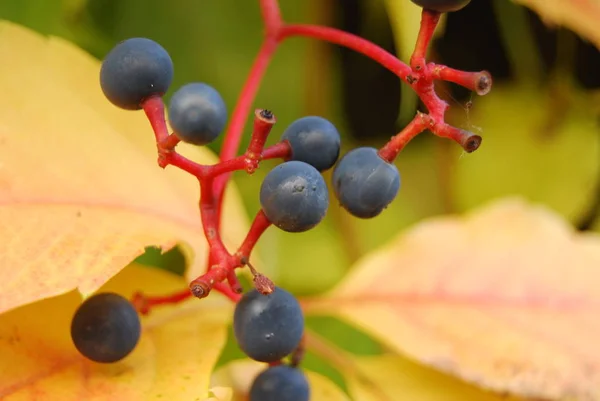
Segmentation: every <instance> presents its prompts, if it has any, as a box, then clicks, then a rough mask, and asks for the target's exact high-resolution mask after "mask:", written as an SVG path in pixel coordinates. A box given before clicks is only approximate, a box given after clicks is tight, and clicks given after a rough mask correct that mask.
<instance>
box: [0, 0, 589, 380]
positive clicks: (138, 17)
mask: <svg viewBox="0 0 600 401" xmlns="http://www.w3.org/2000/svg"><path fill="white" fill-rule="evenodd" d="M281 7H282V13H283V15H284V17H285V19H286V20H288V21H293V22H304V23H319V24H324V25H329V26H334V27H338V28H341V29H344V30H347V31H350V32H353V33H355V34H358V35H360V36H363V37H365V38H367V39H370V40H372V41H373V42H375V43H377V44H379V45H380V46H382V47H384V48H386V49H387V50H389V51H391V52H394V53H397V54H398V55H399V56H400V57H401V58H402V59H404V60H407V59H408V57H409V55H410V52H411V50H412V43H413V41H414V38H415V36H416V32H417V30H418V22H419V15H420V9H418V8H417V7H416V6H414V5H412V3H410V2H409V1H408V0H388V1H384V0H281ZM0 18H3V19H8V20H11V21H14V22H17V23H20V24H23V25H26V26H28V27H31V28H32V29H34V30H36V31H39V32H41V33H44V34H52V35H58V36H61V37H64V38H66V39H68V40H70V41H72V42H74V43H76V44H77V45H79V46H80V47H82V48H83V49H85V50H86V51H88V52H89V53H91V54H92V55H94V56H96V57H98V58H100V59H101V58H102V57H103V56H104V55H105V54H106V53H107V52H108V51H109V50H110V49H111V47H112V46H114V45H115V44H116V43H117V42H118V41H120V40H123V39H126V38H128V37H133V36H146V37H149V38H152V39H154V40H156V41H158V42H159V43H161V44H162V45H163V46H164V47H165V48H166V49H167V50H168V51H169V53H170V54H171V56H172V58H173V61H174V65H175V79H174V84H173V86H172V88H171V90H170V92H169V94H170V93H172V92H173V91H174V90H176V89H177V88H178V87H179V86H181V85H182V84H184V83H187V82H190V81H203V82H206V83H209V84H210V85H212V86H214V87H215V88H217V89H218V90H219V91H220V92H221V94H222V96H223V97H224V99H225V101H226V103H227V105H228V108H229V110H230V112H231V111H232V110H233V107H234V105H235V102H236V98H237V96H238V94H239V92H240V89H241V87H242V85H243V82H244V80H245V78H246V74H247V72H248V71H249V69H250V65H251V63H252V61H253V59H254V57H255V55H256V53H257V50H258V48H259V46H260V42H261V38H262V32H263V31H262V25H261V19H260V11H259V8H258V5H257V1H251V0H218V1H211V0H171V1H169V2H166V1H159V0H27V1H24V0H0ZM430 56H431V57H430V58H431V59H432V60H434V61H436V62H439V63H445V64H448V65H450V66H452V67H454V68H459V69H465V70H473V71H479V70H484V69H485V70H488V71H490V72H491V73H492V75H493V76H494V87H493V89H492V91H491V93H490V94H489V95H487V96H486V97H481V98H480V97H477V96H476V95H473V94H471V93H470V92H468V91H466V90H463V89H461V88H457V87H454V86H452V85H448V84H440V85H439V86H438V91H439V94H440V95H441V96H442V97H443V98H444V99H445V100H447V101H448V102H449V103H450V105H451V106H452V108H451V112H449V114H448V121H449V122H451V123H453V124H454V125H456V126H458V127H461V128H464V129H467V130H470V131H473V132H476V133H478V134H480V135H481V136H482V137H483V144H482V146H481V148H480V149H479V150H478V151H477V152H475V153H473V154H469V155H466V154H464V153H463V152H462V150H461V149H460V147H459V146H458V145H456V144H455V143H452V142H450V141H447V140H444V139H439V138H436V137H434V136H433V135H431V134H429V133H424V134H423V135H420V136H419V137H417V138H416V139H415V140H414V141H413V142H411V143H410V144H409V145H408V146H407V148H406V149H405V150H404V151H403V152H402V154H401V155H400V157H399V158H398V160H397V165H398V168H399V170H400V173H401V177H402V187H401V190H400V193H399V196H398V198H397V199H396V200H395V201H394V202H393V204H392V205H391V206H390V207H389V208H388V209H387V210H386V211H385V212H384V213H383V214H382V215H381V216H380V217H379V218H375V219H372V220H359V219H355V218H352V217H350V216H349V215H348V214H347V213H345V212H344V211H343V210H342V209H341V208H340V207H339V206H338V205H337V204H336V203H335V201H334V202H332V203H331V206H330V210H329V213H328V216H327V217H326V219H325V221H324V222H323V223H321V224H320V225H319V226H318V227H317V228H315V229H314V230H312V231H310V232H307V233H302V234H289V233H284V232H282V231H279V230H276V229H271V230H268V231H267V233H266V234H265V236H264V237H263V238H262V239H261V241H260V243H259V252H260V255H261V262H262V265H261V266H257V267H258V268H259V269H261V270H262V271H263V272H266V273H267V274H269V275H270V276H271V277H272V278H273V279H274V280H276V281H277V283H278V284H279V285H281V286H283V287H286V288H288V289H290V290H292V291H294V292H296V293H298V294H312V293H319V292H322V291H325V290H327V289H329V288H331V287H332V286H333V285H334V284H335V283H336V282H338V281H339V280H340V279H341V278H342V277H343V275H344V274H345V273H346V272H347V271H348V270H349V269H350V268H351V266H352V264H353V263H354V262H355V261H356V260H357V259H359V258H360V257H361V256H363V255H365V254H366V253H367V252H369V251H370V250H373V249H374V248H376V247H378V246H380V245H382V244H384V243H385V242H386V241H387V240H389V239H390V238H392V237H393V236H395V235H397V234H398V233H399V232H401V231H402V230H403V229H405V228H407V227H408V226H410V225H412V224H414V223H416V222H418V221H420V220H422V219H425V218H429V217H432V216H436V215H440V214H446V213H459V212H463V211H465V210H469V209H471V208H474V207H477V206H478V205H481V204H483V203H485V202H488V201H491V200H492V199H495V198H497V197H501V196H510V195H520V196H525V197H526V198H528V199H530V200H532V201H535V202H539V203H543V204H546V205H547V206H549V207H551V208H553V209H554V210H556V211H558V212H559V213H561V214H562V215H564V216H565V217H566V218H567V219H568V220H569V221H571V222H572V223H573V225H574V226H575V227H576V228H578V229H580V230H590V229H591V230H597V231H600V218H599V210H600V129H599V115H600V91H599V90H598V88H599V87H600V74H598V71H600V53H599V52H598V49H596V48H595V47H594V46H593V45H591V44H589V43H587V42H586V41H585V40H582V39H581V38H579V37H577V36H576V35H575V34H573V33H572V32H570V31H569V30H566V29H554V28H549V27H546V26H545V25H544V24H543V23H542V22H541V21H540V19H539V18H538V17H537V16H536V15H535V14H534V13H532V12H530V11H528V10H527V9H525V8H523V7H521V6H517V5H515V4H514V3H512V2H511V1H509V0H477V1H474V2H472V3H471V4H470V5H469V6H468V7H466V8H465V9H464V10H462V11H460V12H458V13H452V14H450V15H448V16H447V18H446V19H444V21H443V24H442V27H441V29H439V30H438V36H437V38H436V41H435V44H434V47H433V49H432V51H431V55H430ZM169 94H167V98H168V95H169ZM254 106H255V107H256V108H259V107H260V108H268V109H271V110H273V111H274V113H275V114H276V116H277V121H278V123H277V125H276V126H275V128H274V130H273V134H272V137H271V138H270V141H269V143H274V142H276V141H277V140H278V138H279V136H280V135H281V133H282V132H283V130H284V129H285V127H286V126H287V125H288V124H290V123H291V122H293V121H294V120H295V119H297V118H300V117H302V116H305V115H311V114H316V115H321V116H324V117H326V118H328V119H330V120H331V121H332V122H333V123H334V124H335V125H336V126H337V127H338V129H339V131H340V133H341V134H342V139H343V152H345V151H347V150H348V149H351V148H353V147H356V146H358V145H372V146H376V147H379V146H382V145H383V144H384V143H385V141H386V140H387V139H389V137H391V136H392V135H394V134H395V133H397V132H398V131H399V130H400V129H401V128H402V126H403V125H404V124H405V123H406V122H407V121H409V120H410V119H411V118H412V116H413V115H414V113H415V112H416V110H417V109H421V108H422V107H421V105H420V104H419V103H418V101H417V99H416V97H415V96H414V94H413V93H412V92H411V91H410V89H409V88H407V87H406V86H402V85H401V84H400V82H399V80H398V79H397V77H395V76H394V75H393V74H391V73H390V72H388V71H387V70H385V69H383V68H382V67H380V66H378V65H377V64H376V63H374V62H373V61H371V60H368V59H366V58H365V57H363V56H361V55H357V54H354V53H352V52H351V51H348V50H346V49H340V48H338V47H336V46H331V45H328V44H324V43H319V42H316V41H314V40H309V39H303V38H293V39H290V40H289V41H286V42H285V43H283V44H282V45H281V46H280V48H279V49H278V51H277V54H276V56H275V58H274V59H273V61H272V63H271V65H270V67H269V69H268V71H267V75H266V77H265V80H264V82H263V84H262V86H261V89H260V92H259V95H258V98H257V99H256V101H255V104H254ZM250 127H251V124H248V125H247V127H246V130H245V136H244V142H243V144H242V146H246V144H247V142H248V139H249V136H250V131H249V129H250ZM148 139H149V140H151V135H150V132H149V138H148ZM220 143H221V142H220V140H219V141H217V142H216V143H214V144H212V145H211V147H212V148H213V150H215V151H218V149H219V147H220ZM273 165H274V162H271V161H269V162H265V163H264V164H263V165H262V166H261V168H260V169H259V170H258V171H257V172H256V173H255V174H254V175H253V176H247V175H246V174H245V173H236V174H235V176H234V179H235V181H236V183H237V185H238V186H239V188H240V190H241V192H242V195H243V199H244V202H245V206H246V207H247V210H248V213H249V215H250V216H253V215H254V214H255V213H256V211H257V210H258V207H259V203H258V190H259V187H260V184H261V181H262V177H264V175H265V174H266V173H267V172H268V171H269V169H270V168H271V167H272V166H273ZM325 176H326V179H327V180H329V176H330V174H329V173H325ZM332 199H334V198H333V195H332ZM140 260H141V261H142V262H144V263H146V264H151V265H157V266H160V267H163V268H167V269H170V270H173V271H179V272H181V271H182V269H183V268H184V263H185V261H184V259H183V257H182V255H181V253H179V252H178V250H177V249H175V250H173V251H170V252H168V253H167V254H165V255H161V254H160V252H158V251H157V250H153V249H149V250H148V252H147V253H146V254H145V255H144V256H143V257H142V258H141V259H140ZM309 323H310V325H311V327H313V328H315V329H316V330H317V331H319V330H320V331H322V332H323V333H329V334H327V335H328V336H332V335H333V337H332V338H336V339H338V340H337V341H338V344H339V346H340V347H343V348H344V347H345V348H349V349H351V350H352V351H353V352H358V353H367V354H368V353H373V352H375V353H376V352H379V351H380V350H379V347H378V345H377V344H375V343H373V342H372V341H371V340H369V339H368V338H365V337H364V336H362V335H360V334H359V333H357V332H354V331H353V330H352V329H350V328H348V327H346V326H344V325H342V324H341V323H339V322H335V321H333V320H331V319H317V318H315V319H312V320H311V321H310V322H309ZM324 328H326V330H325V329H324ZM342 332H343V333H344V335H341V336H336V334H335V333H342ZM331 333H333V334H331ZM353 333H354V334H353ZM340 338H342V339H343V340H339V339H340ZM230 345H231V344H230ZM234 348H235V347H233V348H232V347H230V350H229V351H227V352H226V353H225V354H227V355H229V356H230V357H232V355H235V352H236V351H235V349H234ZM238 356H239V355H238ZM230 357H227V358H225V359H230ZM311 358H313V356H312V355H310V356H309V364H310V363H312V364H313V365H314V366H317V370H321V371H323V372H328V374H329V375H330V376H332V377H335V375H336V374H335V372H333V371H331V369H329V368H328V367H327V366H325V364H323V363H322V362H318V361H313V362H311ZM328 369H329V371H328ZM336 381H338V382H340V381H339V380H336Z"/></svg>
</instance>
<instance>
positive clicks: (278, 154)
mask: <svg viewBox="0 0 600 401" xmlns="http://www.w3.org/2000/svg"><path fill="white" fill-rule="evenodd" d="M290 154H291V149H290V146H289V144H288V143H287V142H285V141H284V142H278V143H276V144H275V145H272V146H269V147H268V148H266V149H265V150H264V151H263V152H262V155H261V156H260V160H269V159H287V158H288V157H289V156H290ZM245 167H246V155H242V156H238V157H236V158H234V159H230V160H226V161H223V162H220V163H217V164H215V165H212V166H206V167H204V170H203V172H202V177H203V178H214V177H217V176H220V175H223V174H227V173H231V172H234V171H239V170H243V169H244V168H245Z"/></svg>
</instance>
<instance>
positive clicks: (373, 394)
mask: <svg viewBox="0 0 600 401" xmlns="http://www.w3.org/2000/svg"><path fill="white" fill-rule="evenodd" d="M354 361H355V362H356V366H357V367H358V369H359V370H360V373H361V375H362V377H363V379H362V380H360V379H359V378H357V377H355V376H353V375H346V381H347V384H348V388H349V391H350V393H351V394H352V396H353V398H354V399H355V400H360V401H371V400H372V401H395V400H397V399H398V394H402V398H403V399H407V400H413V401H469V400H473V401H502V400H505V401H506V397H503V396H500V395H498V394H494V393H491V392H486V391H483V390H481V389H478V388H477V387H474V386H471V385H469V384H467V383H465V382H462V381H460V380H458V379H456V378H453V377H451V376H447V375H444V374H442V373H439V372H437V371H435V370H433V369H430V368H427V367H424V366H422V365H418V364H415V363H414V362H411V361H409V360H408V359H406V358H403V357H400V356H396V355H384V356H372V357H355V358H354ZM365 378H366V379H368V381H366V380H365Z"/></svg>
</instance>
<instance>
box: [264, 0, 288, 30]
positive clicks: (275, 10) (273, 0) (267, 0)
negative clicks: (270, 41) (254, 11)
mask: <svg viewBox="0 0 600 401" xmlns="http://www.w3.org/2000/svg"><path fill="white" fill-rule="evenodd" d="M260 12H261V14H262V19H263V22H264V24H265V31H266V34H267V36H270V35H273V34H275V33H276V32H278V31H279V29H280V27H281V24H282V23H283V20H282V18H281V11H280V10H279V3H278V1H277V0H260Z"/></svg>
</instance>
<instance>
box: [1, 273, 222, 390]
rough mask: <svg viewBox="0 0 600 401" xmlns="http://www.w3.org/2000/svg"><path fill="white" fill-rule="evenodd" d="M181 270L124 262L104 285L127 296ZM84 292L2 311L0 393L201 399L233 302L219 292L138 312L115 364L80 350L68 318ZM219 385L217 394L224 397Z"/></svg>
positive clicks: (173, 285)
mask: <svg viewBox="0 0 600 401" xmlns="http://www.w3.org/2000/svg"><path fill="white" fill-rule="evenodd" d="M183 285H185V282H184V280H183V279H181V278H180V277H177V276H174V275H172V274H169V273H166V272H164V271H161V270H158V269H152V268H143V267H137V266H129V267H127V268H125V269H124V270H123V271H121V272H120V273H119V274H118V275H117V276H115V277H114V278H113V279H112V280H110V281H109V282H108V283H107V284H106V286H104V287H103V288H102V291H104V290H106V291H115V292H118V293H120V294H122V295H124V296H127V297H130V296H131V295H132V293H133V292H135V291H137V290H139V289H143V290H144V291H146V292H147V293H150V294H152V293H156V294H163V293H164V292H165V291H166V292H168V291H175V290H178V289H180V288H181V287H182V286H183ZM80 302H81V296H80V295H79V294H77V293H76V292H75V291H72V292H70V293H68V294H64V295H61V296H58V297H55V298H51V299H47V300H43V301H40V302H36V303H33V304H31V305H26V306H23V307H21V308H18V309H15V310H12V311H10V312H7V313H5V314H3V315H0V355H2V357H1V358H0V378H1V379H0V399H2V400H4V401H16V400H40V399H42V400H44V401H54V400H56V401H70V400H73V401H75V400H77V401H80V400H86V401H91V400H115V401H118V400H127V401H135V400H149V399H165V400H204V399H205V398H207V397H209V393H208V391H209V379H210V374H211V372H212V369H213V367H214V364H215V363H216V361H217V359H218V357H219V354H220V352H221V349H222V347H223V345H224V344H225V340H226V338H227V330H226V329H227V325H228V323H229V322H230V320H231V314H232V313H233V310H232V304H231V303H230V302H228V301H227V300H225V299H223V298H222V297H220V296H219V295H216V294H215V295H212V296H211V297H210V298H207V299H204V300H202V301H198V300H196V299H193V300H190V301H189V302H186V303H185V304H182V305H177V306H164V307H161V308H158V309H155V310H153V312H152V314H151V315H150V316H149V317H148V318H143V319H142V336H141V338H140V342H139V344H138V345H137V347H136V349H135V350H134V351H133V352H132V353H131V354H130V355H129V356H127V357H126V358H125V359H123V360H122V361H119V362H117V363H114V364H106V365H104V364H97V363H93V362H90V361H88V360H87V359H85V358H84V357H82V356H81V355H80V354H79V353H78V352H77V350H76V349H75V347H74V346H73V344H72V342H71V337H70V324H71V317H72V316H73V313H74V312H75V309H76V308H77V306H78V305H79V304H80ZM217 393H219V394H223V391H222V390H219V391H217V390H215V391H214V394H215V399H217V400H227V399H228V398H227V397H225V396H222V397H216V394H217Z"/></svg>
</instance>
